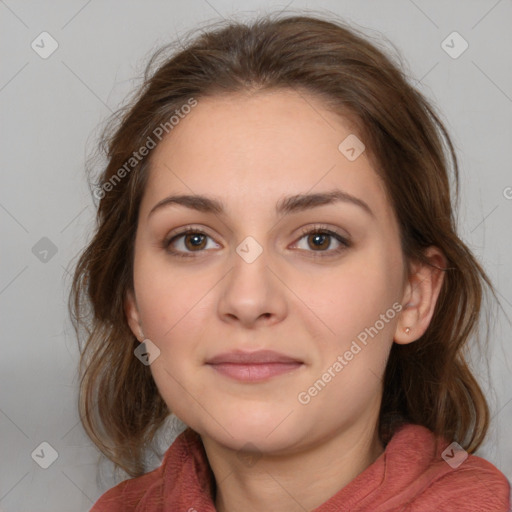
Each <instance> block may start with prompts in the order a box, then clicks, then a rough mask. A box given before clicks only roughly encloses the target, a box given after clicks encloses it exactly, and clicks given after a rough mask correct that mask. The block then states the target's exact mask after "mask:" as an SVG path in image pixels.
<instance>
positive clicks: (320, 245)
mask: <svg viewBox="0 0 512 512" xmlns="http://www.w3.org/2000/svg"><path fill="white" fill-rule="evenodd" d="M308 245H309V247H310V248H311V249H315V250H316V249H321V250H324V249H328V248H329V246H330V245H331V235H327V234H325V233H314V234H311V235H308Z"/></svg>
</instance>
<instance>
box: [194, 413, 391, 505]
mask: <svg viewBox="0 0 512 512" xmlns="http://www.w3.org/2000/svg"><path fill="white" fill-rule="evenodd" d="M370 423H371V422H370ZM370 423H367V425H368V424H370ZM371 425H372V426H371V427H366V426H364V425H363V426H362V427H361V425H353V426H351V427H350V428H349V429H347V430H345V431H343V432H342V433H339V434H337V435H335V436H332V437H329V439H323V440H320V441H318V442H317V443H316V444H315V445H313V446H311V445H310V446H308V447H307V448H305V449H303V450H301V451H294V452H293V453H289V454H286V455H280V456H272V455H268V454H261V455H260V456H259V458H254V459H252V460H251V459H250V458H247V459H245V458H244V457H241V456H240V454H239V453H237V452H236V451H234V450H232V449H229V448H226V447H224V446H220V445H218V444H217V443H215V441H213V440H212V439H211V438H206V437H203V444H204V447H205V451H206V454H207V456H208V460H209V462H210V466H211V468H212V471H213V473H214V476H215V481H216V484H217V493H216V499H215V506H216V509H217V510H218V511H219V512H234V511H239V510H244V511H246V512H260V511H268V510H286V511H289V512H295V511H297V512H304V511H305V510H313V509H315V508H316V507H318V506H320V505H321V504H322V503H324V502H325V501H327V500H328V499H329V498H330V497H331V496H333V495H334V494H336V493H337V492H338V491H339V490H340V489H342V488H343V487H345V486H346V485H347V484H348V483H350V482H351V481H352V480H353V479H354V478H355V477H356V476H358V475H359V474H360V473H361V472H363V471H364V470H365V469H366V468H367V467H368V466H370V465H371V464H372V463H373V462H375V460H376V459H377V458H378V457H379V456H380V455H381V454H382V453H383V451H384V448H383V446H382V444H381V442H380V440H379V438H378V435H377V429H376V423H375V422H374V423H371Z"/></svg>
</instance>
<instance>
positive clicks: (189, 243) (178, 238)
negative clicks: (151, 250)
mask: <svg viewBox="0 0 512 512" xmlns="http://www.w3.org/2000/svg"><path fill="white" fill-rule="evenodd" d="M163 248H164V249H165V250H166V251H167V252H169V253H170V254H172V255H174V256H193V254H192V253H202V252H206V250H207V249H212V248H213V249H219V248H220V245H219V244H217V243H215V242H214V241H213V239H212V238H211V237H210V236H209V235H207V234H206V233H204V232H202V231H200V230H198V229H193V228H190V229H187V230H185V231H182V232H181V233H178V234H176V235H174V236H172V237H171V238H169V239H167V240H164V242H163Z"/></svg>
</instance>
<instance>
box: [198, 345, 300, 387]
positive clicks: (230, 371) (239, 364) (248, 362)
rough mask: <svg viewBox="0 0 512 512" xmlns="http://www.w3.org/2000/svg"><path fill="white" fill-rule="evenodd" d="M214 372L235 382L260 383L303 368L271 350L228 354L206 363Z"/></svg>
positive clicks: (213, 358)
mask: <svg viewBox="0 0 512 512" xmlns="http://www.w3.org/2000/svg"><path fill="white" fill-rule="evenodd" d="M206 364H207V365H208V366H210V367H211V368H212V369H213V370H215V371H216V372H218V373H220V374H221V375H224V376H225V377H229V378H231V379H234V380H238V381H242V382H260V381H264V380H267V379H270V378H272V377H277V376H279V375H283V374H286V373H290V372H292V371H294V370H297V369H299V368H300V367H301V366H303V364H304V363H303V362H302V361H300V360H298V359H295V358H293V357H290V356H287V355H284V354H280V353H278V352H274V351H271V350H259V351H257V352H240V351H234V352H226V353H224V354H219V355H217V356H215V357H212V358H211V359H209V360H207V361H206Z"/></svg>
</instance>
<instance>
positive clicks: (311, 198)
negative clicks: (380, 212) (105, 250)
mask: <svg viewBox="0 0 512 512" xmlns="http://www.w3.org/2000/svg"><path fill="white" fill-rule="evenodd" d="M336 202H344V203H349V204H353V205H356V206H359V207H360V208H361V209H363V210H364V211H365V212H366V213H368V214H369V215H371V216H372V217H375V214H374V213H373V211H372V210H371V208H370V207H369V206H368V204H367V203H365V202H364V201H363V200H362V199H359V198H358V197H355V196H353V195H351V194H348V193H347V192H344V191H342V190H339V189H335V190H331V191H328V192H321V193H316V194H297V195H293V196H287V197H285V198H283V199H281V200H279V201H278V203H277V204H276V213H277V214H278V215H289V214H291V213H296V212H300V211H304V210H309V209H311V208H316V207H318V206H324V205H328V204H334V203H336ZM172 204H177V205H181V206H184V207H186V208H190V209H192V210H197V211H200V212H204V213H215V214H223V213H224V211H225V209H224V206H223V204H222V202H221V201H219V200H218V199H213V198H210V197H206V196H201V195H174V196H169V197H166V198H164V199H162V200H161V201H159V202H158V203H157V204H156V205H155V206H153V208H152V209H151V211H150V212H149V214H148V217H149V216H151V215H152V214H153V213H154V212H155V211H156V210H159V209H160V208H163V207H165V206H170V205H172Z"/></svg>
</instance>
